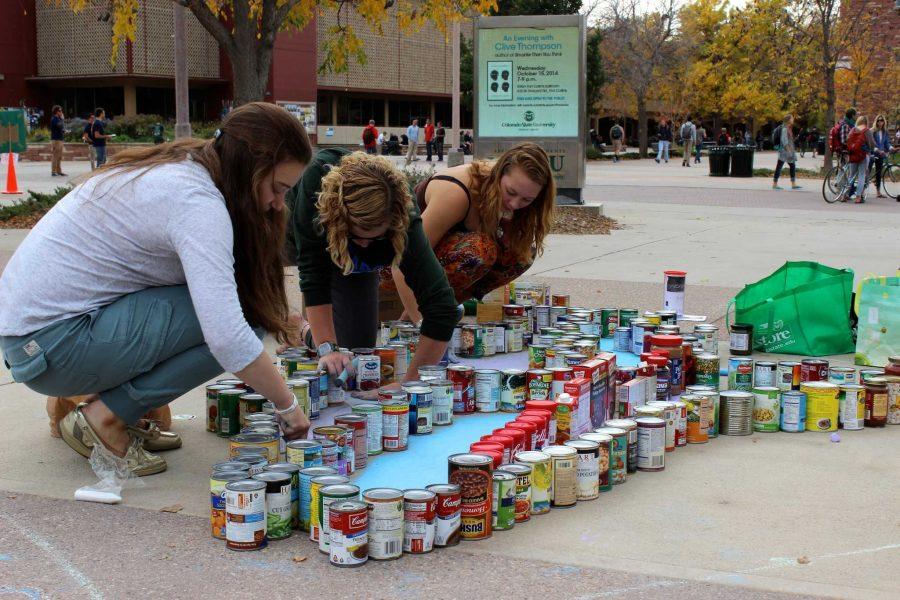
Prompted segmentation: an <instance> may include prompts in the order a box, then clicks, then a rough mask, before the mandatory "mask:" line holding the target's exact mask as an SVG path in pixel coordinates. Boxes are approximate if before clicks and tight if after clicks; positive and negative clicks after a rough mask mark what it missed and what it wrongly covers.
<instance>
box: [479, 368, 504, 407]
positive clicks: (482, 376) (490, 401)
mask: <svg viewBox="0 0 900 600" xmlns="http://www.w3.org/2000/svg"><path fill="white" fill-rule="evenodd" d="M475 409H476V410H477V411H478V412H486V413H490V412H497V411H498V410H500V371H498V370H497V369H476V370H475Z"/></svg>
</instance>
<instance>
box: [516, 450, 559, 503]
mask: <svg viewBox="0 0 900 600" xmlns="http://www.w3.org/2000/svg"><path fill="white" fill-rule="evenodd" d="M515 461H516V464H522V465H525V466H527V467H530V468H531V513H530V514H531V515H543V514H546V513H548V512H550V489H551V484H552V478H553V476H552V471H551V464H550V455H549V454H545V453H544V452H537V451H524V452H519V453H517V454H516V456H515Z"/></svg>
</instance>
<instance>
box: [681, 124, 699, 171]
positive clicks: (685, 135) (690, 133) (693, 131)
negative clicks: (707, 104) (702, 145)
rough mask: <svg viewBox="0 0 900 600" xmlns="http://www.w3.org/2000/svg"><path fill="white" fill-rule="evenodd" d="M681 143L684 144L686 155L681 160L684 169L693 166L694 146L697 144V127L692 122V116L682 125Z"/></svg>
mask: <svg viewBox="0 0 900 600" xmlns="http://www.w3.org/2000/svg"><path fill="white" fill-rule="evenodd" d="M680 133H681V141H682V143H683V144H684V154H683V156H682V158H681V166H682V167H690V166H691V152H692V151H693V149H694V144H696V143H697V126H696V125H694V123H693V122H692V121H691V115H688V116H687V120H685V122H684V123H683V124H682V125H681V132H680Z"/></svg>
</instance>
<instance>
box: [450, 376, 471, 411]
mask: <svg viewBox="0 0 900 600" xmlns="http://www.w3.org/2000/svg"><path fill="white" fill-rule="evenodd" d="M447 375H448V377H449V379H450V381H451V382H452V383H453V414H457V415H463V414H470V413H473V412H475V369H473V368H472V367H470V366H468V365H453V366H451V367H448V368H447Z"/></svg>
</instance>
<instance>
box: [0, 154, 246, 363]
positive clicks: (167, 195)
mask: <svg viewBox="0 0 900 600" xmlns="http://www.w3.org/2000/svg"><path fill="white" fill-rule="evenodd" d="M139 173H143V174H141V175H140V176H138V174H139ZM233 240H234V234H233V231H232V226H231V218H230V216H229V214H228V210H227V208H226V207H225V198H224V197H223V196H222V194H221V193H220V192H219V190H218V189H217V188H216V186H215V184H214V183H213V181H212V179H211V178H210V176H209V173H208V172H207V171H206V169H205V168H203V167H202V166H201V165H199V164H197V163H194V162H193V161H191V160H186V161H183V162H180V163H174V164H166V165H160V166H157V167H154V168H151V169H149V170H144V171H137V172H135V173H128V174H122V175H117V174H116V173H115V172H113V173H112V174H109V175H100V176H96V177H93V178H91V179H89V180H88V181H86V182H85V183H84V184H82V185H80V186H78V187H77V188H75V189H74V190H73V191H72V192H71V193H69V194H68V195H67V196H66V197H65V198H63V199H62V200H61V201H60V202H59V203H58V204H57V205H56V206H54V207H53V209H52V210H50V212H49V213H47V215H46V216H45V217H44V218H43V219H41V221H40V222H39V223H38V224H37V226H36V227H35V228H34V229H33V230H32V231H31V233H30V234H29V235H28V237H26V238H25V241H23V242H22V244H21V245H20V246H19V248H18V249H17V250H16V252H15V254H14V255H13V257H12V259H11V260H10V261H9V264H8V265H7V267H6V270H5V271H4V272H3V276H2V277H0V335H3V336H22V335H28V334H29V333H33V332H35V331H38V330H40V329H42V328H44V327H46V326H48V325H51V324H53V323H56V322H59V321H62V320H64V319H68V318H71V317H76V316H79V315H82V314H85V313H88V312H91V311H92V310H95V309H97V308H100V307H102V306H106V305H108V304H110V303H112V302H114V301H115V300H117V299H119V298H121V297H122V296H124V295H126V294H131V293H134V292H138V291H140V290H143V289H147V288H151V287H159V286H171V285H183V284H185V283H186V284H187V286H188V289H189V291H190V294H191V300H192V302H193V305H194V310H195V311H196V313H197V318H198V320H199V321H200V327H201V329H202V330H203V336H204V338H205V340H206V343H207V344H208V345H209V349H210V352H212V354H213V356H214V357H215V358H216V360H218V361H219V364H220V365H221V366H222V368H223V369H225V370H226V371H231V372H235V371H239V370H241V369H243V368H244V367H246V366H247V365H248V364H250V363H251V362H252V361H253V360H254V359H256V358H257V357H258V356H259V355H260V353H261V352H262V351H263V346H262V342H260V340H259V339H258V338H257V337H256V335H255V334H254V333H253V330H252V329H251V327H250V325H249V324H248V323H247V321H246V319H245V318H244V314H243V311H242V310H241V305H240V302H239V300H238V294H237V284H236V283H235V279H234V254H233ZM149 334H150V335H153V332H149Z"/></svg>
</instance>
